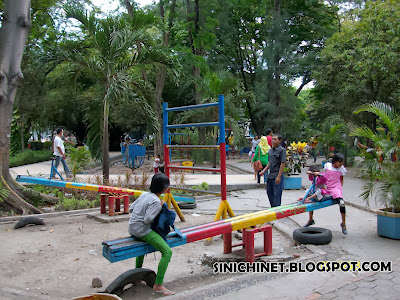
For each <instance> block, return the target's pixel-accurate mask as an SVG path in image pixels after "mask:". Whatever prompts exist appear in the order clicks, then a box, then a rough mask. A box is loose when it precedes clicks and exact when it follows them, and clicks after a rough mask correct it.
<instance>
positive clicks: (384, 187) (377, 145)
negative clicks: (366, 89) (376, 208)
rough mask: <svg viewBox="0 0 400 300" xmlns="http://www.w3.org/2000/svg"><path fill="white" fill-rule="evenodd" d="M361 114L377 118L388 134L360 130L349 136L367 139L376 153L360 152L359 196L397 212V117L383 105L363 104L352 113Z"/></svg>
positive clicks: (399, 125) (399, 141)
mask: <svg viewBox="0 0 400 300" xmlns="http://www.w3.org/2000/svg"><path fill="white" fill-rule="evenodd" d="M362 112H369V113H372V114H374V115H376V116H377V117H378V118H379V119H380V120H381V121H382V122H383V124H384V125H385V127H386V128H387V131H384V130H383V131H382V130H377V128H374V129H373V130H371V129H370V128H367V127H366V126H361V127H357V128H355V129H353V130H352V132H351V135H353V136H362V137H365V138H367V139H370V140H371V141H372V144H373V147H374V149H375V150H374V151H372V152H366V151H363V152H362V155H363V157H364V161H362V162H360V164H359V167H360V171H361V173H362V175H363V179H365V180H366V181H365V184H364V187H363V190H364V192H363V193H362V194H361V195H362V196H363V198H364V200H366V201H367V202H368V201H369V200H370V199H371V198H372V197H375V199H376V200H378V202H380V203H381V204H383V205H385V206H386V207H391V208H393V211H395V212H400V160H399V159H398V155H399V154H400V115H399V114H398V113H397V112H396V111H395V110H394V109H393V108H392V107H391V106H389V105H387V104H385V103H382V102H374V103H372V104H366V105H363V106H361V107H359V108H358V109H356V110H355V111H354V113H355V114H359V113H362ZM394 156H395V157H396V158H397V159H396V160H395V159H393V158H394Z"/></svg>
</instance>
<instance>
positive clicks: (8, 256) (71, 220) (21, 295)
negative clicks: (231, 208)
mask: <svg viewBox="0 0 400 300" xmlns="http://www.w3.org/2000/svg"><path fill="white" fill-rule="evenodd" d="M127 170H128V169H127V168H126V167H124V166H123V165H122V164H121V163H120V162H116V163H113V164H112V167H111V170H110V173H111V174H120V175H121V180H123V177H124V174H125V173H126V172H127ZM143 171H144V172H146V173H148V174H149V176H151V174H152V172H153V170H152V167H151V165H150V163H148V162H147V163H146V165H144V166H143V167H141V168H139V169H136V170H133V174H142V173H143ZM87 173H88V174H93V175H94V176H95V175H100V174H101V169H99V170H97V169H94V170H91V171H88V172H87ZM92 180H93V179H92ZM183 212H184V215H185V218H186V222H180V221H179V218H178V217H177V222H176V226H177V227H178V228H181V229H182V228H185V227H190V226H193V225H198V224H203V223H207V222H211V221H213V218H214V215H210V214H209V215H206V214H203V213H201V212H199V211H197V214H196V213H195V214H193V211H191V210H186V211H183ZM44 221H45V223H46V226H42V225H36V226H27V227H24V228H21V229H17V230H14V229H13V227H14V223H8V224H7V223H1V222H0V254H1V256H0V257H1V263H0V299H12V300H14V299H71V298H72V297H77V296H83V295H89V294H90V293H95V292H99V291H103V290H104V289H105V288H106V287H107V286H108V285H109V284H110V283H111V282H112V281H113V280H114V279H115V278H116V277H118V276H119V275H120V274H122V273H123V272H125V271H127V270H129V269H133V268H134V266H135V260H134V259H130V260H125V261H121V262H117V263H110V262H109V261H108V260H107V259H105V258H104V257H103V256H102V244H101V243H102V241H106V240H112V239H117V238H120V237H126V236H128V232H127V229H128V221H121V222H113V223H101V222H98V221H96V220H93V219H90V218H88V217H87V216H86V215H77V214H76V215H60V216H58V217H51V218H45V219H44ZM236 235H238V234H237V233H236ZM233 242H234V243H235V242H240V240H239V239H237V238H233ZM255 244H256V248H257V250H258V251H260V250H262V235H261V234H260V235H256V241H255ZM273 246H274V248H273V254H274V255H277V256H279V255H287V254H288V253H296V252H298V249H296V247H295V246H293V244H292V243H291V241H290V240H288V239H286V238H285V237H284V236H282V235H281V234H280V233H279V232H277V231H275V230H274V231H273ZM222 253H223V241H222V237H220V236H217V237H214V238H213V242H212V244H211V245H209V246H206V245H205V243H204V241H198V242H194V243H190V244H187V245H183V246H179V247H175V248H173V255H172V259H171V262H170V264H169V267H168V270H167V273H166V276H165V282H164V284H165V285H166V287H167V288H169V289H171V290H174V291H176V292H181V291H186V290H191V289H194V288H197V287H202V286H206V285H208V284H211V283H215V282H218V281H222V280H225V279H228V278H230V277H234V276H240V275H220V274H218V275H214V274H213V272H212V267H211V266H210V265H207V264H205V263H206V262H207V259H205V256H207V257H210V256H217V257H220V256H221V255H222ZM237 254H238V257H239V258H238V259H240V260H244V252H243V250H239V251H237ZM160 256H161V255H160V253H151V254H148V255H147V256H146V258H145V262H144V266H143V267H145V268H149V269H152V270H156V269H157V265H158V262H159V259H160ZM95 277H99V278H100V279H101V280H102V281H103V287H102V288H93V287H92V286H91V284H92V279H93V278H95ZM161 297H162V296H161ZM121 298H123V299H155V298H160V296H159V295H156V294H154V293H153V292H152V289H151V288H149V287H144V286H132V287H130V288H128V289H127V290H126V291H124V293H123V294H122V296H121Z"/></svg>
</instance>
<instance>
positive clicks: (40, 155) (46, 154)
mask: <svg viewBox="0 0 400 300" xmlns="http://www.w3.org/2000/svg"><path fill="white" fill-rule="evenodd" d="M52 155H53V152H52V151H51V150H40V151H33V150H31V149H27V150H25V151H23V152H19V153H17V154H15V155H14V156H10V168H12V167H18V166H23V165H27V164H33V163H37V162H41V161H47V160H50V158H51V157H52Z"/></svg>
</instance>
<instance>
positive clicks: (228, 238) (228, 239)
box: [223, 232, 232, 254]
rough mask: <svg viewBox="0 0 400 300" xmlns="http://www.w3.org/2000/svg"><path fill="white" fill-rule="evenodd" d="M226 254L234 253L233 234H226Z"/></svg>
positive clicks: (224, 235)
mask: <svg viewBox="0 0 400 300" xmlns="http://www.w3.org/2000/svg"><path fill="white" fill-rule="evenodd" d="M223 237H224V253H225V254H227V253H232V232H229V233H224V234H223Z"/></svg>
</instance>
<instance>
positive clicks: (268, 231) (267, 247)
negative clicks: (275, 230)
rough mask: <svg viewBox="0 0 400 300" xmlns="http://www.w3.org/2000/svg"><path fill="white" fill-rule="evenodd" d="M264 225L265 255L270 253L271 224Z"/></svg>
mask: <svg viewBox="0 0 400 300" xmlns="http://www.w3.org/2000/svg"><path fill="white" fill-rule="evenodd" d="M264 226H265V227H266V228H265V231H264V252H265V254H266V255H272V225H264ZM264 226H262V227H264Z"/></svg>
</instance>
